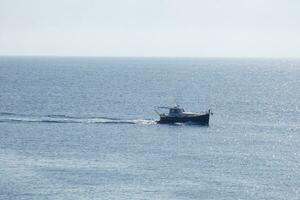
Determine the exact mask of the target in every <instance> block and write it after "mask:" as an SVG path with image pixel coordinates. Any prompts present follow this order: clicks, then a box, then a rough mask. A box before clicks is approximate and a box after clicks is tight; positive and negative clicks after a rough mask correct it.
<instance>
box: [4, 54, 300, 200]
mask: <svg viewBox="0 0 300 200" xmlns="http://www.w3.org/2000/svg"><path fill="white" fill-rule="evenodd" d="M174 99H175V100H176V102H177V103H178V104H179V105H181V106H182V107H183V108H185V110H188V111H195V112H196V111H205V110H208V109H209V108H210V109H211V110H212V112H213V113H214V115H212V116H211V121H210V126H209V127H202V126H197V125H158V124H156V123H155V120H157V119H158V116H157V115H156V113H155V112H154V107H155V106H163V105H164V106H166V105H173V104H174ZM0 199H1V200H45V199H49V200H52V199H53V200H74V199H76V200H83V199H85V200H90V199H95V200H96V199H99V200H102V199H103V200H124V199H126V200H135V199H138V200H142V199H144V200H146V199H149V200H150V199H151V200H152V199H154V200H177V199H180V200H185V199H215V200H220V199H232V200H236V199H253V200H257V199H282V200H283V199H289V200H293V199H295V200H296V199H300V60H296V59H229V58H228V59H221V58H206V59H205V58H202V59H200V58H198V59H197V58H96V57H95V58H93V57H0Z"/></svg>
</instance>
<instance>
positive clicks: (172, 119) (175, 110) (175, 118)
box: [155, 105, 212, 126]
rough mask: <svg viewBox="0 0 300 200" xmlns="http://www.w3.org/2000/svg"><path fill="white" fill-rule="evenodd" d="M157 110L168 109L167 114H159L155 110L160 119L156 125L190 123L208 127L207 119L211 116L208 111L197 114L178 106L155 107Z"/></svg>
mask: <svg viewBox="0 0 300 200" xmlns="http://www.w3.org/2000/svg"><path fill="white" fill-rule="evenodd" d="M157 108H158V109H168V110H169V112H168V113H160V112H159V111H157V110H155V111H156V113H157V114H158V115H159V117H160V119H159V120H158V121H157V123H160V124H174V123H192V124H199V125H204V126H208V125H209V117H210V115H211V114H212V113H211V112H210V109H209V110H208V111H206V112H203V113H197V112H186V111H185V110H184V109H183V108H181V107H180V106H179V105H175V106H174V107H165V106H163V107H157Z"/></svg>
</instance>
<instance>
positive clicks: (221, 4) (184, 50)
mask: <svg viewBox="0 0 300 200" xmlns="http://www.w3.org/2000/svg"><path fill="white" fill-rule="evenodd" d="M0 55H60V56H72V55H74V56H77V55H82V56H197V57H208V56H209V57H244V56H247V57H300V0H0Z"/></svg>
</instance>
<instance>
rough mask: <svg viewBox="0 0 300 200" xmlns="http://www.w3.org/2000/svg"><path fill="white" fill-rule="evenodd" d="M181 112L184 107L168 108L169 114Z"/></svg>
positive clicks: (174, 114)
mask: <svg viewBox="0 0 300 200" xmlns="http://www.w3.org/2000/svg"><path fill="white" fill-rule="evenodd" d="M183 112H184V109H182V108H179V107H173V108H170V110H169V116H180V115H182V114H183Z"/></svg>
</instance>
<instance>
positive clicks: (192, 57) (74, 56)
mask: <svg viewBox="0 0 300 200" xmlns="http://www.w3.org/2000/svg"><path fill="white" fill-rule="evenodd" d="M0 57H28V58H29V57H40V58H42V57H48V58H51V57H52V58H172V59H176V58H178V59H180V58H187V59H278V60H280V59H295V60H296V59H297V60H298V59H300V57H268V56H265V57H259V56H244V57H241V56H236V57H234V56H157V55H154V56H99V55H97V56H96V55H5V54H3V55H1V54H0Z"/></svg>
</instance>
